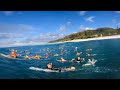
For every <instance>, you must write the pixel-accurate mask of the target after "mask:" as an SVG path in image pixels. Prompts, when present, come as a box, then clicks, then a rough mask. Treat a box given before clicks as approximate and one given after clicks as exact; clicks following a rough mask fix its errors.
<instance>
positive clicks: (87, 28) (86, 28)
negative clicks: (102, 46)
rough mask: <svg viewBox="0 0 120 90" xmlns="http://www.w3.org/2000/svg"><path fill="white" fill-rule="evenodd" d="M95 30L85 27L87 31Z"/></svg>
mask: <svg viewBox="0 0 120 90" xmlns="http://www.w3.org/2000/svg"><path fill="white" fill-rule="evenodd" d="M93 29H94V28H90V27H85V30H93Z"/></svg>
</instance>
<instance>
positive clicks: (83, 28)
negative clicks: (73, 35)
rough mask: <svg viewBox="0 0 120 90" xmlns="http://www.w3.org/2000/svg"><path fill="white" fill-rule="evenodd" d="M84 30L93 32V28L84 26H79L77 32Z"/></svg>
mask: <svg viewBox="0 0 120 90" xmlns="http://www.w3.org/2000/svg"><path fill="white" fill-rule="evenodd" d="M84 30H94V28H91V27H85V26H84V25H80V28H79V31H84Z"/></svg>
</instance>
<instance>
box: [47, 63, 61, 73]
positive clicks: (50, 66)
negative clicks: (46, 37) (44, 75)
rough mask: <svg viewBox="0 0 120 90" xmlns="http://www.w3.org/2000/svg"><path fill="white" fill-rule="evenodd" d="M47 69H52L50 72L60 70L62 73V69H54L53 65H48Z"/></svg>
mask: <svg viewBox="0 0 120 90" xmlns="http://www.w3.org/2000/svg"><path fill="white" fill-rule="evenodd" d="M47 69H50V70H58V71H59V72H60V71H61V68H54V67H53V65H52V63H48V64H47Z"/></svg>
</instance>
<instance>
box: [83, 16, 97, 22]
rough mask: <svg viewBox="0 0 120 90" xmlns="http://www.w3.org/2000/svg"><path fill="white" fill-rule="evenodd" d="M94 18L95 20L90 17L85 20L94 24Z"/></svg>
mask: <svg viewBox="0 0 120 90" xmlns="http://www.w3.org/2000/svg"><path fill="white" fill-rule="evenodd" d="M94 18H95V16H90V17H88V18H86V19H85V20H86V21H87V22H94V20H93V19H94Z"/></svg>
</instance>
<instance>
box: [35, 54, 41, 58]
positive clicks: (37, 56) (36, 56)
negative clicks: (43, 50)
mask: <svg viewBox="0 0 120 90" xmlns="http://www.w3.org/2000/svg"><path fill="white" fill-rule="evenodd" d="M33 58H34V59H41V56H39V55H37V54H36V55H35V56H33Z"/></svg>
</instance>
